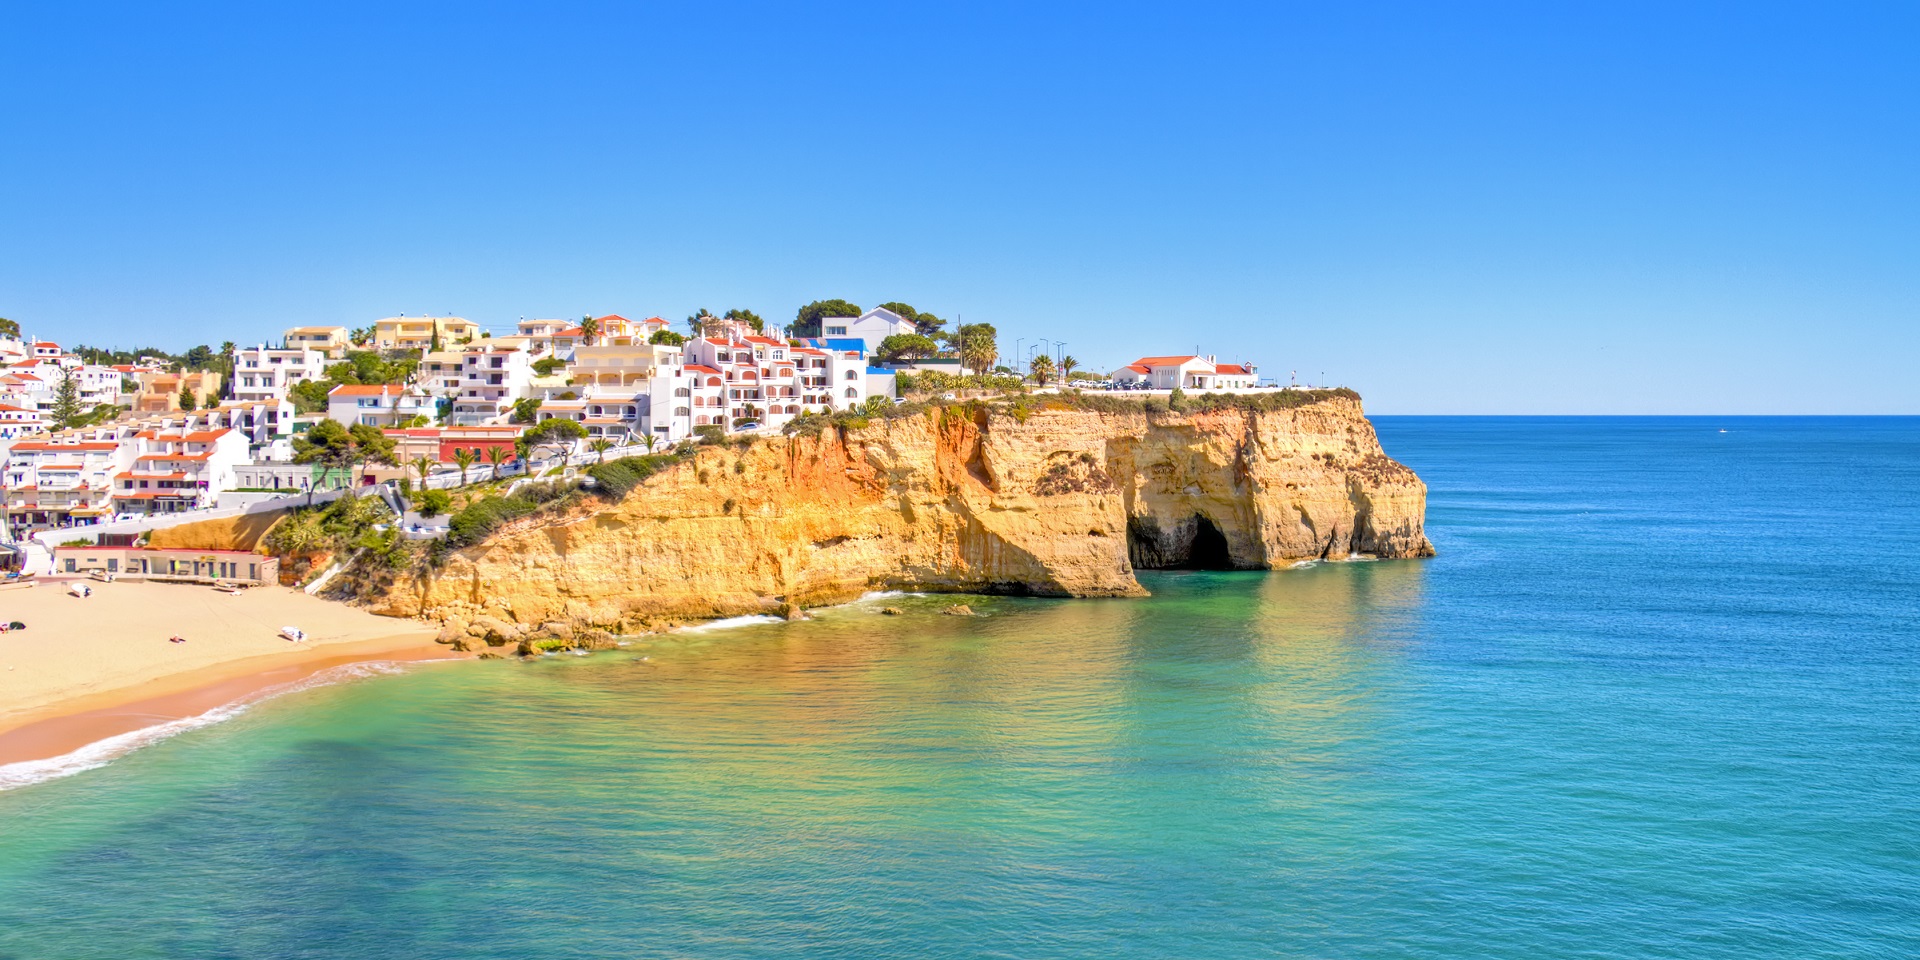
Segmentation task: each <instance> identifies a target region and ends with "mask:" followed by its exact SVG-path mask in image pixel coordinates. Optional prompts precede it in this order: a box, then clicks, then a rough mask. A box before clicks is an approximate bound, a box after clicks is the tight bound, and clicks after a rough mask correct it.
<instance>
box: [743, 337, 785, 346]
mask: <svg viewBox="0 0 1920 960" xmlns="http://www.w3.org/2000/svg"><path fill="white" fill-rule="evenodd" d="M747 342H748V343H764V344H768V345H770V346H775V347H784V346H786V344H785V343H782V342H781V341H779V340H775V339H773V338H772V337H748V338H747Z"/></svg>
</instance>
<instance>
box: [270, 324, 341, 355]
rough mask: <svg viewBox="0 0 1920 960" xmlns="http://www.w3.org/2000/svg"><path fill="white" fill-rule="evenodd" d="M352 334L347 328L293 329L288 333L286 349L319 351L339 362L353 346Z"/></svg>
mask: <svg viewBox="0 0 1920 960" xmlns="http://www.w3.org/2000/svg"><path fill="white" fill-rule="evenodd" d="M350 337H351V334H349V333H348V331H347V328H346V327H293V328H292V329H289V330H288V331H287V333H286V349H288V350H301V349H305V350H318V351H320V352H321V353H324V354H326V355H327V357H328V358H329V359H332V360H338V359H340V358H341V357H344V356H346V355H347V348H348V347H350V346H352V340H351V339H350Z"/></svg>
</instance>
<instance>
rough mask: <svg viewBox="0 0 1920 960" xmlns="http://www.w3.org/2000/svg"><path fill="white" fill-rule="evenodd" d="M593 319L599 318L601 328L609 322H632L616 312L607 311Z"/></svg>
mask: <svg viewBox="0 0 1920 960" xmlns="http://www.w3.org/2000/svg"><path fill="white" fill-rule="evenodd" d="M594 319H596V320H599V321H600V325H601V327H603V328H604V327H605V326H606V325H607V324H609V323H632V322H633V321H632V320H628V319H627V318H626V317H623V316H621V315H619V314H617V313H609V314H607V315H606V316H604V317H595V318H594Z"/></svg>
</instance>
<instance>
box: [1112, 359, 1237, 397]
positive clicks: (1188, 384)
mask: <svg viewBox="0 0 1920 960" xmlns="http://www.w3.org/2000/svg"><path fill="white" fill-rule="evenodd" d="M1111 376H1112V379H1113V382H1114V383H1116V384H1121V385H1126V386H1139V387H1145V388H1148V389H1152V390H1172V389H1173V388H1175V387H1179V388H1181V389H1183V390H1242V389H1246V388H1248V387H1252V386H1254V385H1255V384H1256V383H1258V382H1259V378H1258V376H1257V373H1256V368H1255V367H1254V365H1253V364H1251V363H1219V362H1217V360H1216V359H1215V357H1213V356H1211V355H1209V356H1205V357H1201V356H1194V355H1186V356H1171V357H1141V358H1140V359H1138V360H1135V361H1134V362H1132V363H1130V364H1127V365H1126V366H1124V367H1121V368H1120V369H1118V370H1115V371H1113V373H1112V375H1111Z"/></svg>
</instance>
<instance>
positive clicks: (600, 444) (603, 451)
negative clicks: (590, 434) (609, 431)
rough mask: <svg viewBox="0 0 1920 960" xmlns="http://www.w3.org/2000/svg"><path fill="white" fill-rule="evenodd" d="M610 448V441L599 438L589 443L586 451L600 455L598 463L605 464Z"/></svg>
mask: <svg viewBox="0 0 1920 960" xmlns="http://www.w3.org/2000/svg"><path fill="white" fill-rule="evenodd" d="M612 446H613V441H612V440H608V439H607V438H606V437H599V438H596V439H595V440H593V441H592V442H591V443H588V444H587V449H588V450H592V451H593V452H594V453H597V454H599V455H600V459H599V461H598V462H600V463H606V462H607V450H608V448H610V447H612Z"/></svg>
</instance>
